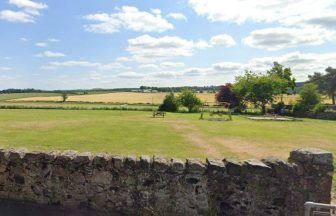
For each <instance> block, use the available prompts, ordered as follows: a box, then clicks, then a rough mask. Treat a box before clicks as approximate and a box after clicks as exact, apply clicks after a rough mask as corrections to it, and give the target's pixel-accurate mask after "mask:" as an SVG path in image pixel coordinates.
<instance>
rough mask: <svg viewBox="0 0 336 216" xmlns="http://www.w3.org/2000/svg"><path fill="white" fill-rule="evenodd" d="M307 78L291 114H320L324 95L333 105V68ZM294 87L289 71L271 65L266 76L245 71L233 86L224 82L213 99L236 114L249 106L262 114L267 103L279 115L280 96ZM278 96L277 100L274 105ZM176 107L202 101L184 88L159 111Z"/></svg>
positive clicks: (335, 73) (335, 81) (335, 85)
mask: <svg viewBox="0 0 336 216" xmlns="http://www.w3.org/2000/svg"><path fill="white" fill-rule="evenodd" d="M308 78H309V80H308V81H307V82H306V83H304V84H303V85H300V88H301V90H300V95H299V100H298V101H296V102H295V104H293V107H292V111H293V112H294V113H295V112H307V111H310V110H311V108H312V107H313V110H315V111H319V112H320V111H324V110H325V109H326V108H325V106H324V104H323V103H321V101H322V100H321V99H322V96H321V94H325V95H328V96H329V97H330V98H331V100H332V104H334V105H335V95H336V69H334V68H332V67H328V68H327V69H326V70H325V73H318V72H316V73H314V75H309V77H308ZM296 88H297V85H296V80H295V78H294V77H293V74H292V71H291V68H289V67H284V66H283V65H281V64H279V63H278V62H274V63H273V67H272V68H271V69H270V70H268V71H266V73H255V72H253V71H245V73H244V75H241V76H237V77H236V79H235V82H234V83H233V84H231V83H227V84H225V85H222V86H219V90H218V92H217V94H216V96H215V97H216V101H217V102H218V103H225V104H229V105H228V106H229V108H232V109H235V110H236V111H238V112H240V111H242V110H244V109H246V108H247V107H248V106H249V105H252V106H254V107H256V108H260V109H261V111H262V113H263V114H265V113H266V106H267V105H269V104H271V105H272V108H274V110H276V111H277V112H280V111H281V112H282V111H283V109H284V108H285V104H284V102H283V95H284V94H288V93H291V92H295V89H296ZM278 97H280V101H278V102H277V103H274V102H275V101H276V99H277V98H278ZM179 106H184V107H187V108H188V110H189V112H192V111H196V110H197V107H200V106H202V102H201V101H200V100H199V99H198V98H197V96H196V94H195V91H193V90H192V89H184V90H182V93H181V94H179V96H178V97H175V96H174V94H173V93H170V94H169V95H167V96H166V98H165V99H164V101H163V103H162V105H161V106H160V108H159V109H160V110H162V111H172V112H174V111H177V110H178V107H179Z"/></svg>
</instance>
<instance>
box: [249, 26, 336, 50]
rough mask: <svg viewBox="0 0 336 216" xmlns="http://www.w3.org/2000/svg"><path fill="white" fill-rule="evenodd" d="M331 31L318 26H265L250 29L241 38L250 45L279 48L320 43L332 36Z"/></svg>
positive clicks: (269, 48)
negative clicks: (253, 29) (249, 31)
mask: <svg viewBox="0 0 336 216" xmlns="http://www.w3.org/2000/svg"><path fill="white" fill-rule="evenodd" d="M333 34H334V33H333V32H330V31H326V30H323V29H318V28H312V27H310V28H284V27H276V28H266V29H259V30H255V31H252V32H251V34H250V35H249V36H248V37H246V38H244V39H243V42H244V43H245V44H246V45H248V46H251V47H255V48H259V49H267V50H280V49H284V48H290V47H296V46H299V45H320V44H323V43H324V42H326V41H327V40H330V39H331V38H333V37H332V36H333Z"/></svg>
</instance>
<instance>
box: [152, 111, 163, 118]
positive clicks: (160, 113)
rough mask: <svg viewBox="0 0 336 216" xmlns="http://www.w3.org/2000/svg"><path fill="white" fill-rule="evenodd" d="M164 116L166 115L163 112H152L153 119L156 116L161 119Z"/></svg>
mask: <svg viewBox="0 0 336 216" xmlns="http://www.w3.org/2000/svg"><path fill="white" fill-rule="evenodd" d="M165 115H166V113H165V112H163V111H154V112H153V118H155V117H156V116H161V117H162V118H164V117H165Z"/></svg>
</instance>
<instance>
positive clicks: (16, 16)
mask: <svg viewBox="0 0 336 216" xmlns="http://www.w3.org/2000/svg"><path fill="white" fill-rule="evenodd" d="M8 3H9V4H11V5H15V6H16V7H17V8H19V9H20V10H19V11H13V10H2V11H0V19H2V20H6V21H8V22H20V23H33V22H35V18H36V17H37V16H39V15H40V11H41V10H44V9H46V8H48V5H46V4H44V3H41V2H34V1H31V0H9V2H8Z"/></svg>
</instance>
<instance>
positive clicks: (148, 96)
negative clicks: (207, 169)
mask: <svg viewBox="0 0 336 216" xmlns="http://www.w3.org/2000/svg"><path fill="white" fill-rule="evenodd" d="M166 95H167V93H140V92H115V93H104V94H91V95H70V96H69V97H68V99H67V101H69V102H88V103H125V104H160V103H162V101H163V99H164V97H165V96H166ZM197 97H199V98H200V99H201V100H202V101H206V102H211V103H212V102H215V93H197ZM298 97H299V95H283V101H284V102H285V104H291V103H294V102H295V101H296V100H297V99H298ZM323 100H324V102H325V103H329V104H330V103H331V100H330V99H329V98H327V97H324V98H323ZM9 101H30V102H34V101H38V102H45V101H52V102H58V101H62V97H61V96H45V97H26V98H17V99H12V100H9ZM276 101H280V96H279V97H277V99H276Z"/></svg>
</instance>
